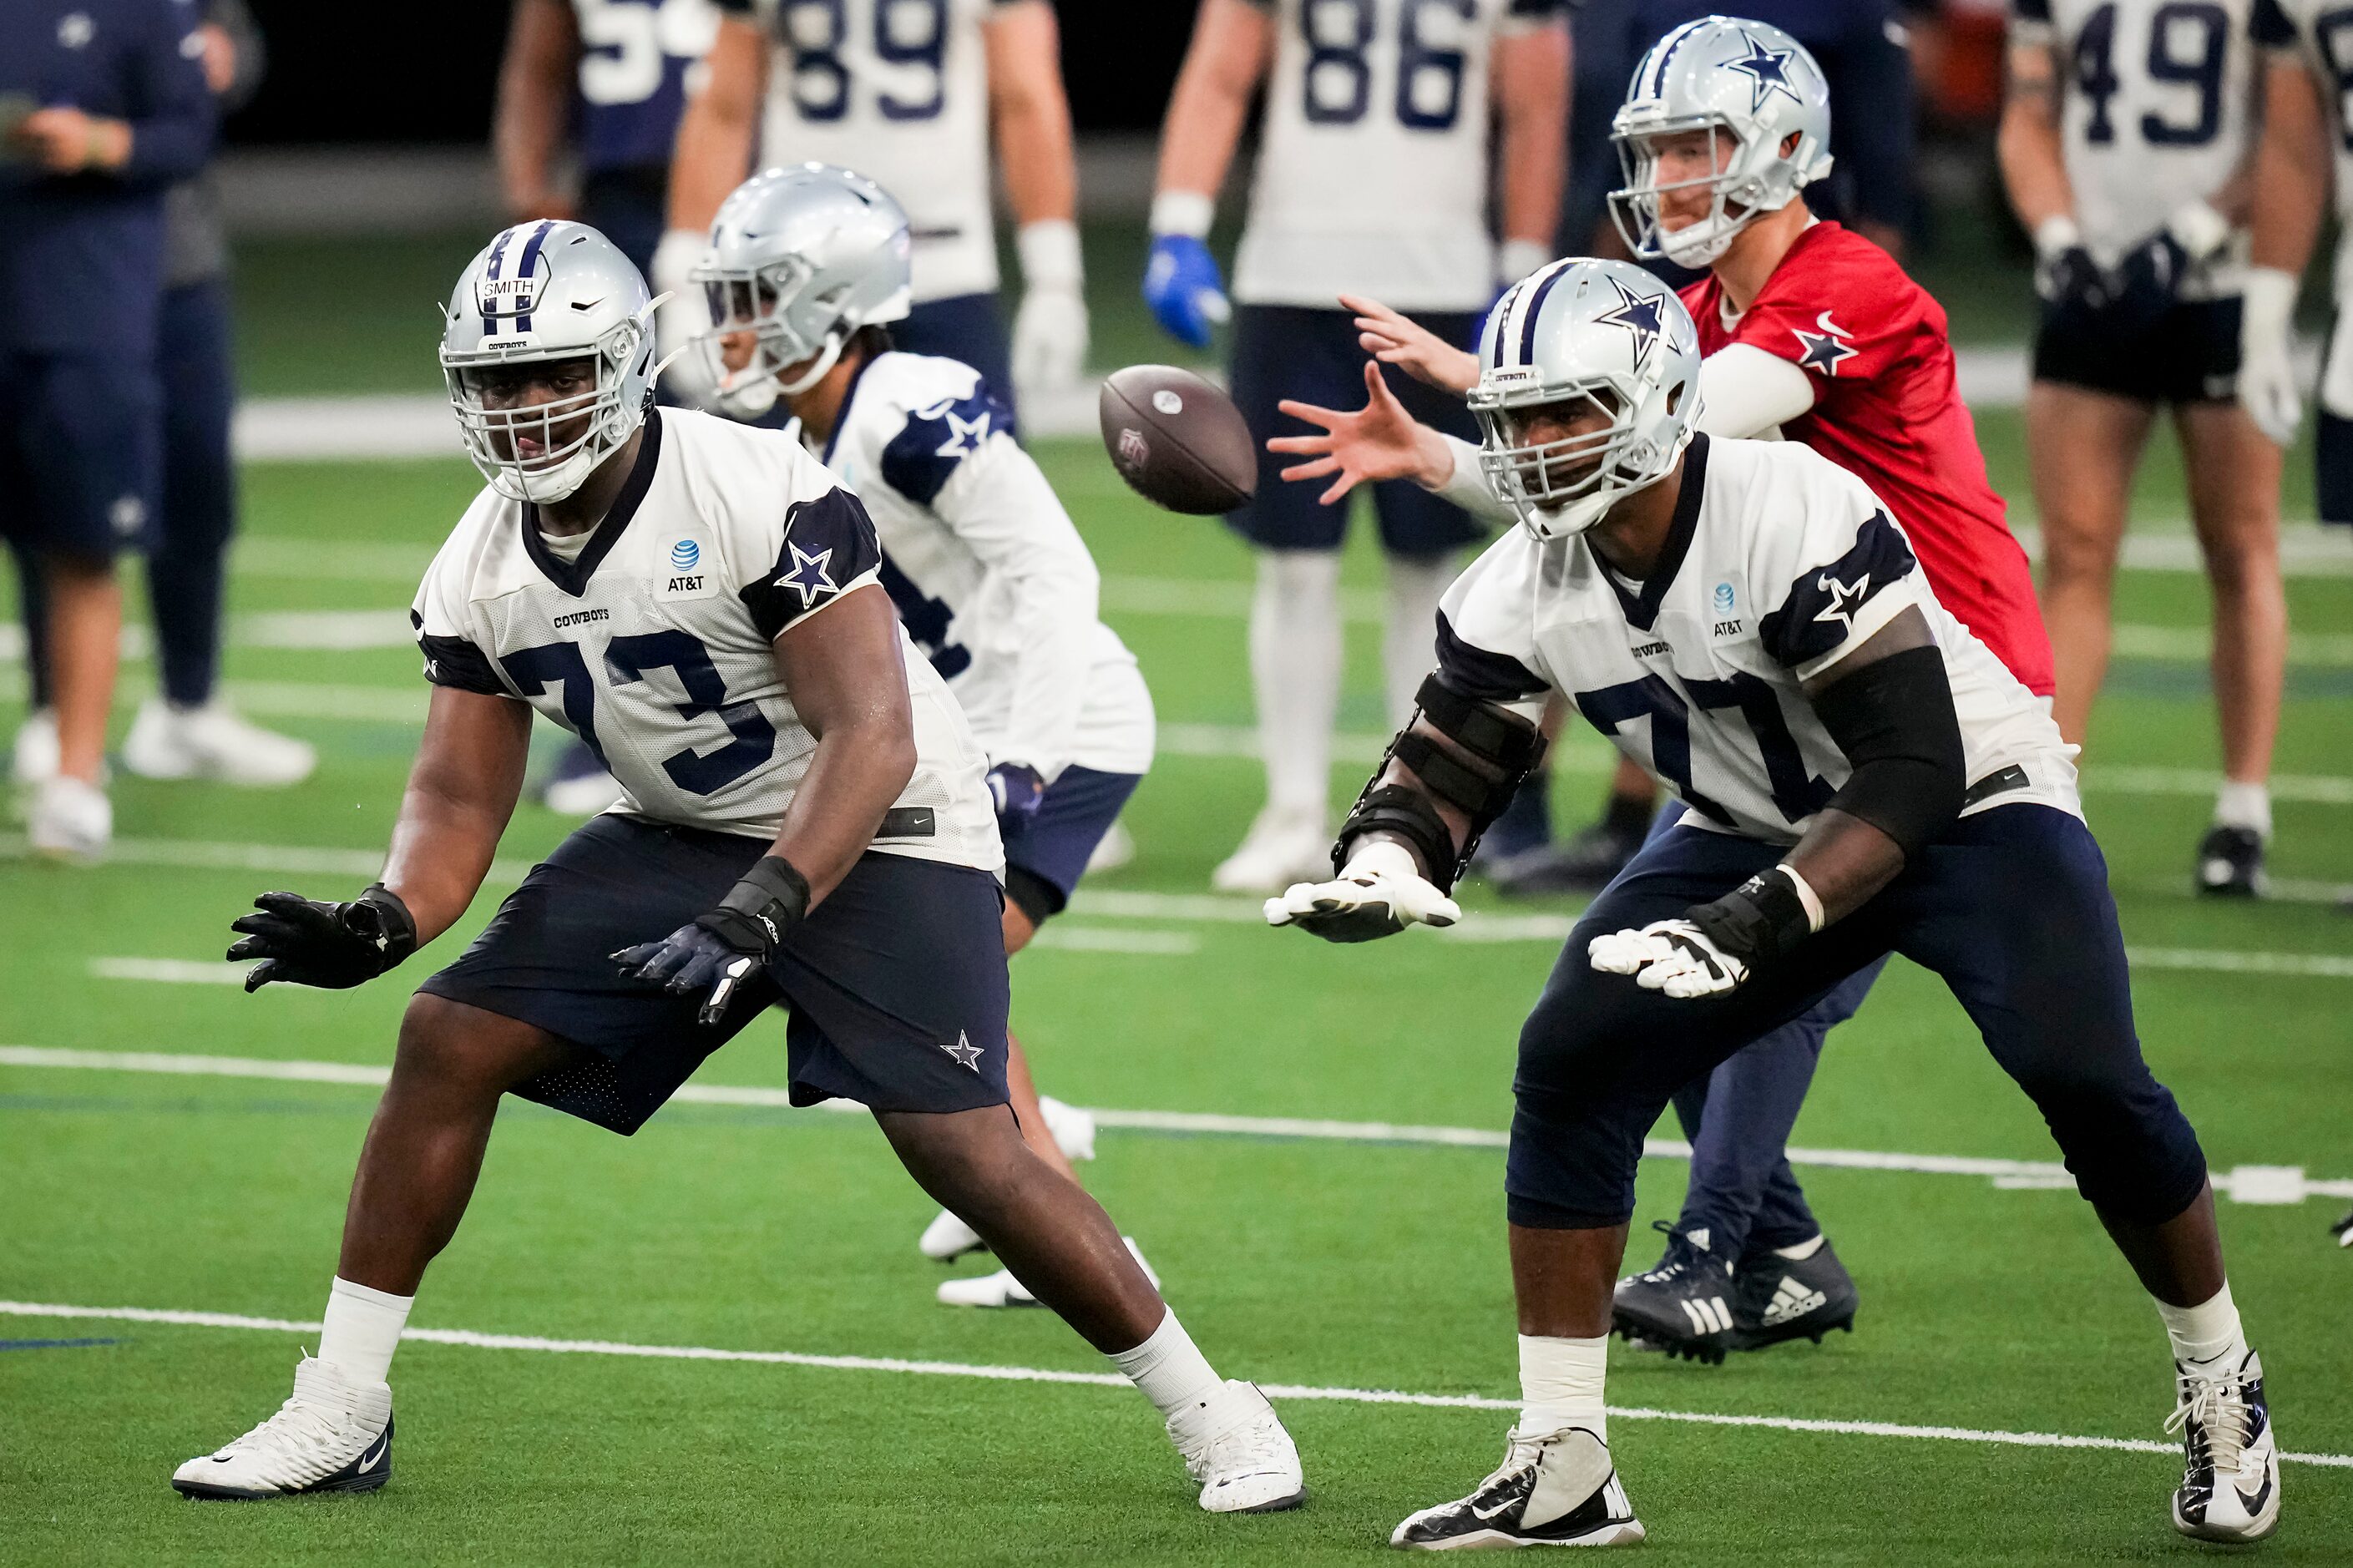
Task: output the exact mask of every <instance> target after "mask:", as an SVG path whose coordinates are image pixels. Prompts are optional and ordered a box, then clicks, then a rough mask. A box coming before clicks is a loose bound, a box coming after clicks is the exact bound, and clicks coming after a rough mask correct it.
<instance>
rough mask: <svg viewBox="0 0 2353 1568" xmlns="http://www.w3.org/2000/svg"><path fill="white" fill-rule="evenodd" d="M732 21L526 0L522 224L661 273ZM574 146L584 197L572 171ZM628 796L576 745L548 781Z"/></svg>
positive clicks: (503, 165)
mask: <svg viewBox="0 0 2353 1568" xmlns="http://www.w3.org/2000/svg"><path fill="white" fill-rule="evenodd" d="M718 30H719V13H718V12H717V11H716V10H715V9H713V8H712V3H711V0H515V7H514V12H513V15H512V17H511V18H510V20H509V22H508V25H507V52H506V58H505V59H504V60H503V61H502V62H501V65H500V68H499V96H498V103H497V107H496V108H495V110H493V117H492V120H491V150H492V152H493V153H494V154H495V155H496V157H497V161H498V171H499V190H500V193H501V196H502V197H503V198H504V200H505V202H506V206H507V218H508V221H510V222H512V223H522V222H524V221H526V220H528V219H531V218H538V217H554V218H569V217H577V218H578V219H579V220H580V221H581V222H583V223H585V224H586V225H587V226H589V227H591V228H593V229H596V231H597V232H599V233H600V234H602V235H604V237H606V238H607V239H609V240H611V241H612V242H613V243H614V244H615V245H616V246H617V247H619V248H620V251H621V254H622V255H624V256H626V257H628V258H629V263H630V265H631V266H633V267H635V268H637V269H638V271H639V272H640V273H642V274H644V275H646V276H648V277H650V276H652V274H653V261H654V247H656V246H657V245H659V243H660V242H661V237H662V231H663V228H664V227H665V226H666V225H667V224H668V222H669V215H670V152H671V149H672V148H673V147H674V146H675V145H676V143H677V141H678V121H679V116H680V115H681V113H683V112H684V111H685V109H686V100H687V98H688V97H689V95H690V94H691V92H692V90H693V89H694V88H695V86H696V85H697V83H696V81H695V79H696V78H697V77H698V76H699V75H700V74H701V73H702V58H703V56H705V55H706V54H708V53H709V52H710V50H711V40H712V36H713V35H714V34H715V33H717V32H718ZM567 143H568V144H569V146H570V148H571V156H572V161H573V162H574V163H575V164H576V169H575V171H573V172H574V173H576V174H577V177H578V184H577V190H576V193H575V190H573V189H572V188H570V185H569V183H568V182H567V180H566V178H565V175H566V170H565V167H564V164H565V147H566V145H567ZM620 795H621V786H620V785H619V784H616V783H614V782H613V775H612V774H611V773H607V772H606V771H605V764H604V763H600V762H598V761H597V760H596V753H595V752H592V751H590V750H589V749H588V748H587V747H586V746H585V745H582V744H580V743H579V742H576V741H575V742H572V743H571V744H569V745H567V746H565V748H564V752H563V754H562V756H561V757H560V758H559V759H558V760H557V762H556V764H555V767H554V771H553V773H551V774H550V775H549V777H548V779H547V782H546V783H545V784H544V785H543V786H542V788H541V790H540V798H541V800H543V802H544V803H545V804H546V805H547V806H548V808H549V809H550V810H553V811H559V812H562V813H564V814H565V816H591V815H593V814H594V813H596V812H599V811H602V810H604V809H605V808H606V807H607V806H608V805H612V804H613V803H614V802H615V801H617V800H618V799H619V798H620Z"/></svg>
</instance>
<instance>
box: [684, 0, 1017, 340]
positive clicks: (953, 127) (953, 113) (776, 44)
mask: <svg viewBox="0 0 2353 1568" xmlns="http://www.w3.org/2000/svg"><path fill="white" fill-rule="evenodd" d="M1042 3H1043V0H718V5H719V8H720V9H721V10H722V11H726V12H731V13H733V14H734V15H736V16H742V17H744V18H745V19H747V20H750V21H753V22H755V23H756V24H757V25H758V26H759V27H760V29H761V30H762V31H763V32H765V33H766V34H767V35H768V37H769V38H770V39H771V40H772V47H771V52H770V55H769V61H768V103H767V110H766V112H765V115H764V117H763V119H762V122H761V130H760V160H759V163H760V167H762V168H775V167H776V166H778V165H779V164H789V163H808V162H810V161H811V160H814V161H816V162H818V163H838V164H839V165H840V166H841V167H843V168H845V169H855V170H857V171H858V172H859V173H860V174H864V175H865V176H866V177H867V178H868V179H870V180H872V181H873V182H874V183H875V184H879V185H881V187H882V188H883V189H884V190H886V191H888V192H890V193H891V195H892V196H894V197H896V198H897V199H898V203H899V205H901V206H902V207H904V208H906V209H907V222H908V226H909V228H910V230H911V232H912V233H913V237H914V242H915V245H914V279H913V282H914V298H915V299H916V300H919V301H920V300H944V299H948V298H950V297H952V296H955V295H958V294H986V293H989V292H991V291H993V290H994V289H996V288H997V236H996V230H995V227H994V220H993V218H992V216H991V214H990V205H989V183H988V179H989V176H988V168H989V165H988V147H989V121H988V61H987V57H986V55H985V54H984V52H983V47H982V40H981V29H982V27H983V26H985V25H986V24H987V21H988V19H989V17H990V16H992V15H993V14H994V13H995V12H997V10H999V9H1001V8H1002V7H1004V6H1005V5H1008V4H1010V5H1024V4H1042Z"/></svg>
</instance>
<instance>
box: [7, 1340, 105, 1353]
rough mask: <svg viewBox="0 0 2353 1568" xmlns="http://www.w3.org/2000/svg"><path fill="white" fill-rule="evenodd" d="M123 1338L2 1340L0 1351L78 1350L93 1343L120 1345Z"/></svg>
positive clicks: (85, 1348)
mask: <svg viewBox="0 0 2353 1568" xmlns="http://www.w3.org/2000/svg"><path fill="white" fill-rule="evenodd" d="M119 1344H121V1340H0V1351H78V1350H87V1349H88V1348H89V1347H90V1346H91V1345H119Z"/></svg>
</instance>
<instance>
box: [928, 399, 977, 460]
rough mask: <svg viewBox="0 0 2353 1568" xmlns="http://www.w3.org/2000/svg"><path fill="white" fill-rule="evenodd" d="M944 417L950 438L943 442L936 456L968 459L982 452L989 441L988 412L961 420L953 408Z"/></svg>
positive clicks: (936, 449)
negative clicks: (982, 444) (981, 449)
mask: <svg viewBox="0 0 2353 1568" xmlns="http://www.w3.org/2000/svg"><path fill="white" fill-rule="evenodd" d="M944 418H945V419H946V421H947V427H948V438H947V439H946V440H944V441H943V442H941V443H940V444H939V446H938V447H937V448H935V450H934V456H936V457H942V458H968V457H970V456H971V455H972V454H973V453H975V452H977V451H979V450H980V444H981V443H982V442H983V441H986V440H987V439H988V410H987V409H986V408H983V409H982V410H981V411H980V412H979V413H977V414H976V415H974V416H972V417H971V418H970V419H959V418H957V417H956V412H955V409H953V408H951V409H949V410H947V411H946V414H945V415H944Z"/></svg>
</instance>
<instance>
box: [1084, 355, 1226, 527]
mask: <svg viewBox="0 0 2353 1568" xmlns="http://www.w3.org/2000/svg"><path fill="white" fill-rule="evenodd" d="M1101 412H1102V416H1103V447H1104V449H1105V450H1107V451H1109V452H1110V453H1111V460H1112V466H1113V468H1117V469H1118V470H1119V475H1120V478H1122V479H1125V480H1126V481H1127V482H1128V484H1129V485H1130V486H1131V487H1133V488H1134V490H1135V493H1136V494H1138V495H1140V496H1142V497H1143V498H1144V499H1145V500H1148V501H1151V502H1153V503H1154V504H1155V505H1156V506H1164V507H1166V508H1167V509H1168V510H1170V511H1183V512H1192V513H1195V514H1197V515H1207V514H1209V513H1213V512H1221V511H1231V510H1233V509H1234V508H1236V507H1238V506H1240V505H1241V504H1242V502H1244V501H1246V500H1250V493H1251V492H1252V491H1253V490H1255V489H1258V443H1256V442H1255V441H1253V440H1251V439H1250V426H1247V425H1245V424H1243V423H1242V413H1241V410H1240V409H1239V408H1236V407H1235V406H1234V400H1233V399H1232V398H1230V397H1228V396H1227V395H1225V394H1224V393H1223V392H1221V391H1219V389H1218V388H1217V387H1216V386H1214V385H1212V384H1210V383H1208V382H1206V381H1204V380H1202V379H1201V378H1200V377H1199V376H1198V375H1195V374H1193V373H1192V372H1191V371H1189V370H1178V369H1177V368H1176V366H1175V365H1170V364H1132V365H1129V366H1128V367H1127V368H1126V369H1125V370H1117V371H1113V373H1112V374H1110V375H1108V376H1106V377H1104V378H1103V399H1102V404H1101Z"/></svg>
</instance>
